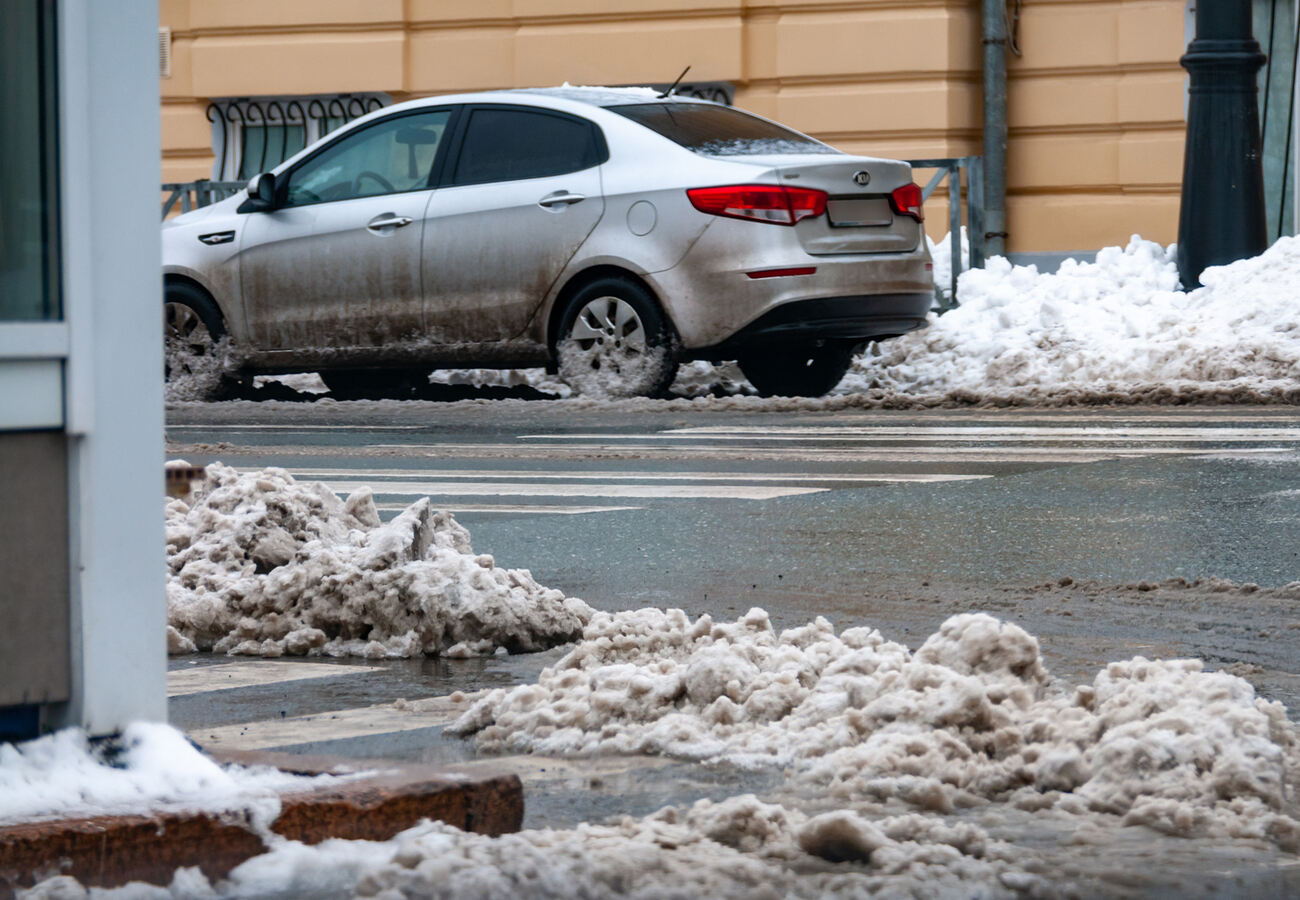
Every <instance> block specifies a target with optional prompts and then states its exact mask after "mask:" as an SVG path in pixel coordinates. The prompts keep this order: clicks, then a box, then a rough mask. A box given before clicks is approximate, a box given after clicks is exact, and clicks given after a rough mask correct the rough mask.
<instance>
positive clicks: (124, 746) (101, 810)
mask: <svg viewBox="0 0 1300 900" xmlns="http://www.w3.org/2000/svg"><path fill="white" fill-rule="evenodd" d="M338 780H339V779H338V778H336V777H334V776H328V775H323V776H316V777H304V776H299V775H290V774H287V773H285V772H281V771H280V770H278V769H273V768H270V767H269V766H257V767H251V768H246V767H243V766H233V765H232V766H220V765H217V764H216V763H215V762H213V761H212V760H211V759H209V758H208V757H206V756H204V755H203V754H202V753H200V752H199V751H198V750H197V749H195V747H194V745H193V744H191V743H190V742H189V741H188V740H187V739H186V738H185V735H183V734H181V732H179V731H177V730H176V729H175V728H172V727H171V726H169V725H163V724H159V723H151V722H136V723H133V724H131V725H128V726H127V727H126V729H125V730H124V731H123V732H122V735H121V736H120V737H118V738H115V739H113V740H111V741H107V742H100V743H97V744H92V743H91V742H90V741H88V740H87V738H86V735H85V732H83V731H81V730H80V729H77V728H68V729H64V730H63V731H58V732H55V733H53V734H49V735H46V736H45V737H42V738H39V739H37V740H34V741H28V742H26V743H23V744H17V745H15V744H0V825H12V824H15V823H18V822H40V821H44V820H48V819H66V818H83V817H90V816H101V815H130V814H144V813H148V812H160V811H168V810H191V809H195V810H199V809H201V810H207V811H210V812H217V811H239V812H241V813H243V814H245V815H246V816H247V817H248V820H249V822H250V823H251V824H252V825H253V826H254V827H256V828H258V829H259V830H261V831H262V832H264V833H265V831H266V826H269V824H270V823H271V822H272V821H274V819H275V817H276V816H278V815H279V814H280V793H281V792H284V791H307V790H311V789H312V788H313V787H317V786H320V785H322V784H328V783H331V782H337V781H338Z"/></svg>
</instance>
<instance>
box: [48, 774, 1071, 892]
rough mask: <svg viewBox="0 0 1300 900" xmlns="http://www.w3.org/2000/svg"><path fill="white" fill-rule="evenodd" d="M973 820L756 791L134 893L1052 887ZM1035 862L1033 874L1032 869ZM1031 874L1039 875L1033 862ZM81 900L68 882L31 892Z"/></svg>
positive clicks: (414, 842) (181, 878)
mask: <svg viewBox="0 0 1300 900" xmlns="http://www.w3.org/2000/svg"><path fill="white" fill-rule="evenodd" d="M1021 855H1022V854H1020V853H1019V851H1017V850H1016V849H1015V848H1013V847H1011V846H1010V845H1007V844H1003V843H999V842H996V841H991V840H989V839H988V837H987V836H986V835H985V833H984V832H983V831H982V830H981V829H979V828H977V827H975V826H972V825H966V824H958V825H948V824H944V823H942V822H938V821H934V820H930V819H926V818H925V817H922V816H918V815H902V816H889V817H883V818H882V817H876V818H872V819H870V820H869V819H867V818H864V817H862V816H859V815H857V814H855V813H851V812H832V813H825V814H822V815H820V816H815V817H811V818H810V817H808V816H806V815H804V814H802V813H800V812H798V811H794V810H788V809H785V808H784V807H782V806H779V805H773V804H766V803H763V802H761V801H759V800H757V799H756V798H754V797H752V796H742V797H733V798H731V799H728V800H725V801H723V802H721V803H711V802H710V801H708V800H703V801H700V802H699V803H696V804H695V805H694V806H693V807H690V808H689V809H686V810H676V809H671V808H670V809H665V810H663V811H661V812H659V813H656V814H655V815H653V816H649V817H646V818H644V819H633V818H627V817H625V818H623V819H622V820H621V821H617V822H614V823H611V824H607V825H581V826H579V827H577V828H575V829H571V830H564V831H553V830H550V829H546V830H538V831H524V832H521V833H518V834H508V835H504V836H502V837H499V838H490V837H484V836H482V835H477V834H467V833H464V832H460V831H457V830H455V829H453V828H450V827H448V826H445V825H440V824H437V823H429V822H426V823H422V824H421V825H418V826H416V827H415V828H412V829H410V830H408V831H406V832H403V833H402V834H400V835H398V836H397V837H395V838H394V839H393V840H391V841H387V842H384V843H372V842H365V841H339V840H331V841H325V842H323V843H321V844H319V845H316V846H314V847H308V846H304V845H302V844H299V843H291V842H284V843H281V844H279V845H278V846H276V847H275V848H274V849H272V850H271V851H270V852H269V853H266V854H264V855H262V856H259V857H255V858H254V859H251V860H249V861H248V862H246V863H244V864H243V865H241V866H239V867H238V868H237V869H235V870H234V871H233V872H231V873H230V876H229V878H228V880H226V881H224V882H221V883H219V884H218V885H217V886H216V889H215V890H214V889H213V887H212V886H211V885H209V884H208V883H207V881H206V879H204V878H203V876H202V874H201V873H199V872H198V871H196V870H183V871H181V872H178V873H177V875H176V877H175V880H174V881H173V883H172V886H171V888H172V889H171V890H170V891H167V890H163V889H149V888H144V887H143V886H135V893H133V894H132V896H133V897H135V898H137V900H139V898H143V897H160V898H161V897H172V896H177V895H180V896H194V897H204V896H207V897H218V896H221V897H267V896H277V897H308V896H310V897H342V896H364V897H374V896H383V897H394V898H396V897H424V898H456V897H494V898H495V897H501V898H507V897H509V898H515V897H522V898H539V897H642V898H649V897H717V898H724V897H735V898H746V900H751V898H752V900H758V898H772V900H778V898H785V897H808V898H821V897H832V896H834V897H845V896H848V897H868V896H880V895H882V894H883V895H885V896H926V897H935V896H951V897H972V896H978V897H1010V896H1018V895H1022V894H1020V892H1023V891H1029V892H1033V891H1034V890H1035V889H1037V893H1039V894H1042V893H1043V889H1044V888H1045V887H1046V886H1047V884H1048V883H1049V879H1048V878H1044V877H1042V876H1040V875H1037V874H1033V873H1030V872H1026V871H1024V868H1022V867H1023V866H1024V864H1023V862H1022V861H1021V860H1020V859H1018V858H1017V857H1018V856H1021ZM1030 865H1033V863H1032V862H1031V863H1030ZM1035 867H1036V866H1035ZM25 896H26V897H27V898H29V900H34V898H50V900H53V898H61V900H72V898H81V897H86V896H87V893H86V892H85V890H84V889H83V888H81V886H80V885H78V884H77V883H76V882H75V881H73V880H72V879H70V878H67V877H66V876H65V877H60V878H54V879H51V880H48V881H45V882H43V883H42V884H40V885H38V886H37V887H36V888H35V889H34V890H33V891H31V892H29V893H27V894H26V895H25Z"/></svg>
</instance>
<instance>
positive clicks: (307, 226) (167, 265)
mask: <svg viewBox="0 0 1300 900" xmlns="http://www.w3.org/2000/svg"><path fill="white" fill-rule="evenodd" d="M922 218H923V216H922V209H921V192H920V189H919V188H918V187H917V186H916V185H915V184H914V183H913V181H912V172H911V169H910V167H909V166H908V165H907V164H906V163H904V162H900V161H897V160H889V159H875V158H868V157H861V156H849V155H846V154H843V153H840V152H838V151H836V150H835V149H833V148H831V147H829V146H827V145H825V144H823V143H821V142H819V141H817V140H814V139H813V138H810V137H808V136H806V135H804V134H800V133H798V132H796V131H793V130H791V129H788V128H785V127H784V126H781V125H779V124H777V123H775V122H771V121H769V120H767V119H763V118H760V117H758V116H755V115H751V114H748V113H745V112H742V111H740V110H737V109H734V108H731V107H727V106H722V105H718V104H715V103H710V102H706V101H698V100H688V99H685V98H678V97H675V96H667V97H666V96H662V95H658V94H656V93H654V92H653V91H649V90H617V89H590V88H555V89H544V90H527V91H501V92H488V93H476V94H462V95H456V96H446V97H434V98H428V99H423V100H415V101H411V102H408V103H402V104H398V105H396V106H391V107H388V108H386V109H382V110H378V111H376V112H373V113H371V114H369V115H367V116H365V117H363V118H360V119H357V120H356V121H354V122H352V123H350V124H349V125H348V126H346V127H344V128H342V129H340V130H339V131H337V132H334V133H332V134H330V135H329V136H328V137H326V138H324V139H322V140H321V141H319V142H318V143H316V144H314V145H313V146H310V147H308V148H306V149H305V150H303V151H302V152H300V153H298V154H297V155H296V156H294V157H292V158H291V159H289V160H287V161H286V162H284V163H283V164H282V165H280V166H278V167H277V168H275V169H274V170H272V171H270V172H266V173H263V174H260V175H258V176H256V177H254V178H253V179H252V180H251V181H250V182H249V184H248V188H247V190H246V191H242V192H240V193H239V194H237V195H236V196H234V197H232V198H230V199H228V200H226V201H223V202H221V203H217V204H215V205H213V206H209V207H205V208H203V209H199V210H196V211H194V212H191V213H188V214H185V215H182V216H178V217H176V218H174V219H172V220H171V221H169V222H167V223H166V224H165V225H164V227H163V262H164V265H163V272H164V281H165V296H164V307H165V308H164V323H165V329H166V333H167V340H168V350H167V359H168V366H169V371H170V372H171V374H172V375H173V376H180V375H183V374H185V373H193V372H197V371H201V370H203V369H204V367H208V369H209V370H210V369H212V367H214V366H216V367H219V368H220V369H221V370H222V373H223V374H224V376H226V377H248V376H251V375H253V374H274V373H280V372H299V371H304V370H316V371H319V372H320V374H321V376H322V378H323V379H324V380H325V383H326V384H327V385H328V386H329V387H330V388H331V390H333V391H334V392H336V393H337V394H338V395H340V396H357V395H361V394H364V393H365V392H367V391H369V392H374V391H377V390H378V391H382V390H387V389H391V390H396V389H397V388H398V387H400V385H402V384H404V383H407V384H409V383H410V382H411V380H412V379H413V378H415V377H418V376H419V375H421V374H424V375H427V373H428V372H429V370H430V369H433V368H446V367H468V366H473V367H495V368H515V367H530V366H546V367H548V368H549V369H550V370H551V371H558V372H559V374H560V375H561V377H563V378H564V379H565V380H566V381H567V382H568V383H569V384H571V385H572V386H573V387H574V388H575V389H576V390H577V391H579V392H585V393H590V394H604V395H614V396H631V395H650V396H653V395H657V394H661V393H663V392H664V391H665V390H666V389H667V387H668V385H669V384H670V383H671V382H672V380H673V376H674V373H675V372H676V369H677V366H678V364H679V363H680V362H682V361H684V360H692V359H704V360H713V361H722V360H736V361H738V362H739V364H740V367H741V370H742V371H743V372H744V373H745V376H746V377H747V378H748V379H749V380H750V382H751V383H752V384H753V385H754V387H755V388H757V389H758V391H759V392H760V393H763V394H787V395H802V396H816V395H820V394H823V393H825V392H826V391H828V390H830V389H831V388H832V387H834V386H835V384H836V383H838V382H839V380H840V379H841V378H842V377H843V375H844V373H845V372H846V371H847V369H848V366H849V364H850V361H851V359H852V355H853V353H854V351H855V349H857V348H858V347H860V346H861V345H862V344H863V343H864V342H866V341H868V340H880V339H883V338H887V337H892V336H897V335H900V334H903V333H905V332H908V331H912V330H914V329H917V328H920V327H922V325H923V324H924V322H925V317H926V313H927V311H928V309H929V307H930V305H931V301H932V298H933V292H932V286H931V285H932V282H931V273H930V271H929V270H930V268H931V265H930V256H929V252H928V250H927V248H926V243H925V241H924V239H923V233H922V225H921V222H922Z"/></svg>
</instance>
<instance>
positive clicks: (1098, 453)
mask: <svg viewBox="0 0 1300 900" xmlns="http://www.w3.org/2000/svg"><path fill="white" fill-rule="evenodd" d="M369 446H370V448H371V449H383V450H404V451H406V452H408V453H411V454H412V455H415V451H420V452H421V453H423V455H424V456H430V457H459V458H479V457H483V456H485V455H487V456H493V457H497V456H501V457H510V456H516V457H517V456H519V455H520V452H521V451H533V453H534V454H536V455H540V454H545V457H544V458H547V459H561V458H563V455H564V454H565V453H569V454H586V455H590V454H611V455H612V454H628V453H635V454H638V456H645V457H660V458H664V459H673V458H677V457H696V458H701V459H768V460H790V461H798V462H805V463H807V462H928V461H944V460H953V459H955V458H958V457H960V458H961V461H962V462H1084V463H1086V462H1099V461H1101V460H1107V459H1117V458H1121V457H1133V456H1155V455H1167V456H1208V455H1216V454H1217V455H1229V456H1240V455H1243V454H1255V453H1260V454H1265V453H1290V452H1294V451H1293V450H1292V448H1288V447H1239V448H1233V449H1231V450H1216V449H1207V448H1204V447H1152V446H1146V447H1096V446H1094V447H996V446H988V445H984V446H978V445H977V446H969V445H962V444H915V445H910V446H899V447H876V448H870V447H817V448H815V449H814V448H807V447H798V448H795V447H753V446H750V447H734V446H731V447H722V446H710V445H708V444H703V445H701V444H564V443H559V442H556V443H548V444H523V443H520V444H449V443H437V444H418V443H412V444H371V445H369ZM612 458H615V459H617V458H619V457H617V456H613V457H612Z"/></svg>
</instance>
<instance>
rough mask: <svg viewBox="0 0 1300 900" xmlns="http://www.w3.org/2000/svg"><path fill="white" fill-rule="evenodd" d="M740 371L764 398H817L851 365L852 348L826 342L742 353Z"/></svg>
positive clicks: (765, 348) (838, 380) (837, 381)
mask: <svg viewBox="0 0 1300 900" xmlns="http://www.w3.org/2000/svg"><path fill="white" fill-rule="evenodd" d="M737 362H738V363H740V371H742V372H744V373H745V377H746V378H748V379H749V383H750V384H752V385H753V386H754V389H755V390H757V391H758V392H759V393H760V394H761V395H763V396H764V397H820V396H822V395H823V394H825V393H826V392H827V391H829V390H830V389H831V388H833V387H835V385H837V384H839V383H840V379H842V378H843V377H844V373H845V372H847V371H848V370H849V366H850V365H852V363H853V345H852V344H844V343H839V342H832V341H826V342H822V343H808V344H796V345H794V346H787V347H762V348H756V349H754V350H751V351H749V352H748V353H745V354H743V355H742V356H741V357H740V359H739V360H737Z"/></svg>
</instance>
